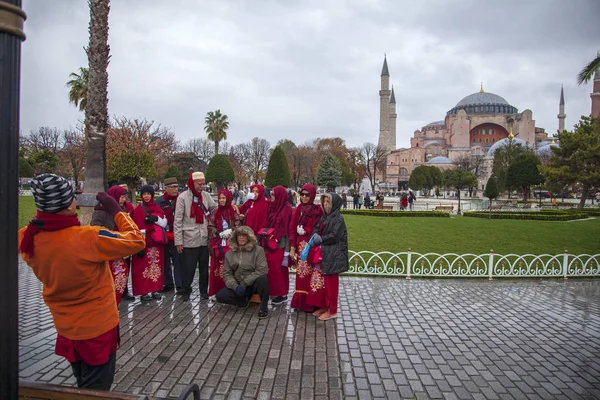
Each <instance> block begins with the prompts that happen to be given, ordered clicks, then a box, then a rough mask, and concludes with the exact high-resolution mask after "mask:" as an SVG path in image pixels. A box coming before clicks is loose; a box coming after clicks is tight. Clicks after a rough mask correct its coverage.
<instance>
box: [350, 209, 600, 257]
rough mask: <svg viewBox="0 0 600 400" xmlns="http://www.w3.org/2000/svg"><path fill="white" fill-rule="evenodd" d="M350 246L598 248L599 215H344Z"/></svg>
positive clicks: (393, 249) (399, 248) (513, 249)
mask: <svg viewBox="0 0 600 400" xmlns="http://www.w3.org/2000/svg"><path fill="white" fill-rule="evenodd" d="M344 219H345V220H346V225H347V226H348V240H349V247H350V250H354V251H359V250H369V251H374V252H379V251H391V252H402V251H407V250H408V248H411V250H412V251H414V252H418V253H430V252H431V253H459V254H464V253H474V254H483V253H487V252H489V251H490V249H493V250H494V252H496V253H499V254H508V253H514V254H527V253H529V254H544V253H547V254H560V253H562V252H563V251H564V250H565V249H568V250H569V252H570V253H572V254H582V253H587V254H598V253H600V218H597V219H594V220H585V221H573V222H553V221H552V222H551V221H521V220H487V219H480V218H464V217H453V218H401V217H398V218H383V217H362V216H356V215H345V216H344Z"/></svg>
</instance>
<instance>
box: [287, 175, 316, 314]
mask: <svg viewBox="0 0 600 400" xmlns="http://www.w3.org/2000/svg"><path fill="white" fill-rule="evenodd" d="M316 196H317V189H316V188H315V187H314V186H313V185H311V184H310V183H307V184H305V185H304V186H302V190H301V191H300V204H299V205H298V207H296V208H295V209H294V213H293V215H292V221H291V223H290V226H289V237H290V258H291V259H292V261H293V262H295V263H296V291H295V293H294V297H293V298H292V304H291V307H292V308H295V309H297V310H302V311H306V312H313V311H314V310H315V308H316V307H315V306H314V305H311V304H310V303H313V304H314V303H315V302H314V301H312V302H307V299H308V297H309V294H310V296H311V297H315V296H317V297H318V296H319V293H318V286H319V285H318V284H317V285H315V284H313V285H312V286H313V287H311V280H312V278H313V270H314V267H315V264H313V263H312V262H311V261H313V260H306V261H302V260H300V254H301V253H302V250H304V248H305V247H306V244H307V243H308V241H309V240H310V237H311V236H312V234H313V230H314V228H315V226H316V225H317V223H318V222H319V220H320V219H321V217H322V216H323V210H322V209H321V207H319V206H318V205H316V204H314V201H315V197H316ZM319 275H320V274H319V273H317V274H315V275H314V278H315V279H316V280H318V277H319ZM317 283H318V282H317ZM313 289H315V291H314V292H313Z"/></svg>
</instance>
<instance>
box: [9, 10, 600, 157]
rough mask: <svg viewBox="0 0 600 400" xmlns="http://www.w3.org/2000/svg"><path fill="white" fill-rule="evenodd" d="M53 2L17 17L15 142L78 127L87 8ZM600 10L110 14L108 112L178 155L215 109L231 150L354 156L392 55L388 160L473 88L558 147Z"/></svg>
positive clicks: (373, 131) (374, 119)
mask: <svg viewBox="0 0 600 400" xmlns="http://www.w3.org/2000/svg"><path fill="white" fill-rule="evenodd" d="M49 3H50V2H47V1H44V0H30V1H28V2H25V5H24V6H25V10H26V12H27V13H28V14H29V19H28V21H27V24H26V31H27V33H28V40H27V41H26V42H25V44H24V45H23V76H22V101H21V104H22V122H21V125H22V129H23V130H24V131H28V130H30V129H35V128H37V127H38V126H41V125H50V126H57V127H59V128H62V127H67V126H69V125H74V124H76V123H77V120H78V119H82V118H83V114H81V113H79V112H78V111H77V110H76V109H75V108H74V107H73V106H70V105H69V104H68V103H67V91H68V89H67V88H66V87H65V82H66V81H67V79H68V75H69V73H70V72H73V71H76V70H77V69H78V68H79V67H80V66H83V65H85V64H86V58H85V54H84V53H83V50H82V47H83V46H85V45H86V44H87V40H88V36H87V35H88V32H87V26H88V9H87V4H86V2H83V1H64V2H52V6H50V5H49ZM563 3H564V4H563ZM598 4H599V3H598V2H596V1H593V0H590V1H583V0H581V1H573V2H569V3H568V4H567V2H561V1H556V0H553V1H552V2H545V1H535V2H527V3H526V4H522V2H517V1H516V0H514V1H513V0H505V1H503V2H476V1H474V0H473V1H471V0H465V1H460V2H446V1H442V0H436V1H427V2H410V1H391V0H369V1H362V0H352V1H342V0H334V1H327V2H323V1H317V0H313V1H309V0H307V1H291V2H282V1H276V0H268V1H260V2H256V1H249V0H247V1H242V0H239V1H236V0H228V1H219V2H190V1H185V0H176V1H172V2H164V1H158V0H148V1H143V2H140V1H135V2H124V1H113V2H112V3H111V15H110V24H111V27H110V38H109V42H110V45H111V54H112V58H111V64H110V66H109V81H110V82H109V98H110V101H109V111H110V113H111V115H113V114H116V115H126V116H130V117H146V118H148V119H152V120H154V121H156V122H160V123H162V124H163V125H167V126H170V127H172V128H173V129H174V130H175V132H176V135H177V137H178V138H179V139H180V140H182V141H186V140H188V139H190V138H192V137H199V136H203V135H204V133H203V120H204V116H205V114H206V112H207V111H210V110H214V109H216V108H220V109H221V110H222V111H223V112H225V113H226V114H228V115H229V119H230V122H231V128H230V132H229V134H228V140H229V142H231V143H239V142H243V141H247V140H248V139H250V138H252V137H253V136H259V137H264V138H266V139H268V140H269V141H270V142H271V143H272V144H275V143H276V142H277V141H278V140H279V139H282V138H290V139H292V140H295V141H297V142H299V143H301V142H304V141H306V140H309V139H311V138H316V137H326V136H341V137H343V138H345V139H346V141H347V143H348V144H349V145H353V146H356V145H360V144H361V143H363V142H365V141H367V140H368V141H376V140H377V134H378V130H379V97H378V91H379V73H380V71H381V64H382V62H383V53H384V52H387V54H388V62H389V67H390V73H391V83H393V84H394V87H395V90H396V101H397V113H398V128H397V132H398V138H397V144H398V147H406V146H408V139H409V138H410V136H411V135H412V132H413V131H414V130H415V129H419V128H421V127H422V126H423V125H425V124H427V123H429V122H431V121H435V120H439V119H442V118H444V116H445V113H446V111H448V110H449V109H450V108H452V107H453V106H454V105H455V104H456V102H458V101H459V100H460V99H461V98H462V97H464V96H467V95H469V94H471V93H473V92H476V91H477V90H478V89H479V82H480V81H484V87H485V89H486V90H487V91H491V92H494V93H496V94H499V95H501V96H503V97H505V98H506V99H507V101H509V102H510V103H511V104H513V105H515V106H516V107H518V108H519V109H520V110H524V109H526V108H529V109H531V110H533V113H534V118H535V119H536V123H537V125H538V126H541V127H544V128H546V129H547V131H549V132H554V131H555V130H556V126H557V122H556V114H557V112H558V98H559V93H560V85H561V83H564V84H565V96H566V101H567V105H566V108H567V126H571V125H573V124H574V123H575V122H576V121H577V119H578V117H579V115H581V114H588V113H589V109H590V101H589V91H590V89H591V86H588V87H578V86H576V85H575V76H576V74H577V72H578V71H579V69H581V68H582V67H583V65H584V64H585V63H586V62H588V61H589V60H590V59H591V58H592V57H593V56H594V54H595V50H596V46H600V43H597V42H595V41H596V40H597V38H598V29H599V28H598V24H597V23H596V21H595V18H596V17H595V16H597V15H598V14H599V13H598V12H597V11H598ZM594 13H595V14H594Z"/></svg>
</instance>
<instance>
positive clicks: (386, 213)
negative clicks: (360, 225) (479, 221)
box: [341, 210, 450, 218]
mask: <svg viewBox="0 0 600 400" xmlns="http://www.w3.org/2000/svg"><path fill="white" fill-rule="evenodd" d="M341 212H342V214H347V215H363V216H370V217H432V218H450V214H449V213H447V212H444V211H390V210H341Z"/></svg>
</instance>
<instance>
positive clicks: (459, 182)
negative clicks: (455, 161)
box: [456, 165, 462, 215]
mask: <svg viewBox="0 0 600 400" xmlns="http://www.w3.org/2000/svg"><path fill="white" fill-rule="evenodd" d="M457 170H458V185H457V186H456V188H457V189H458V210H456V215H462V211H461V209H460V189H461V187H462V183H461V181H460V178H461V177H462V166H460V165H459V166H458V167H457Z"/></svg>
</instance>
